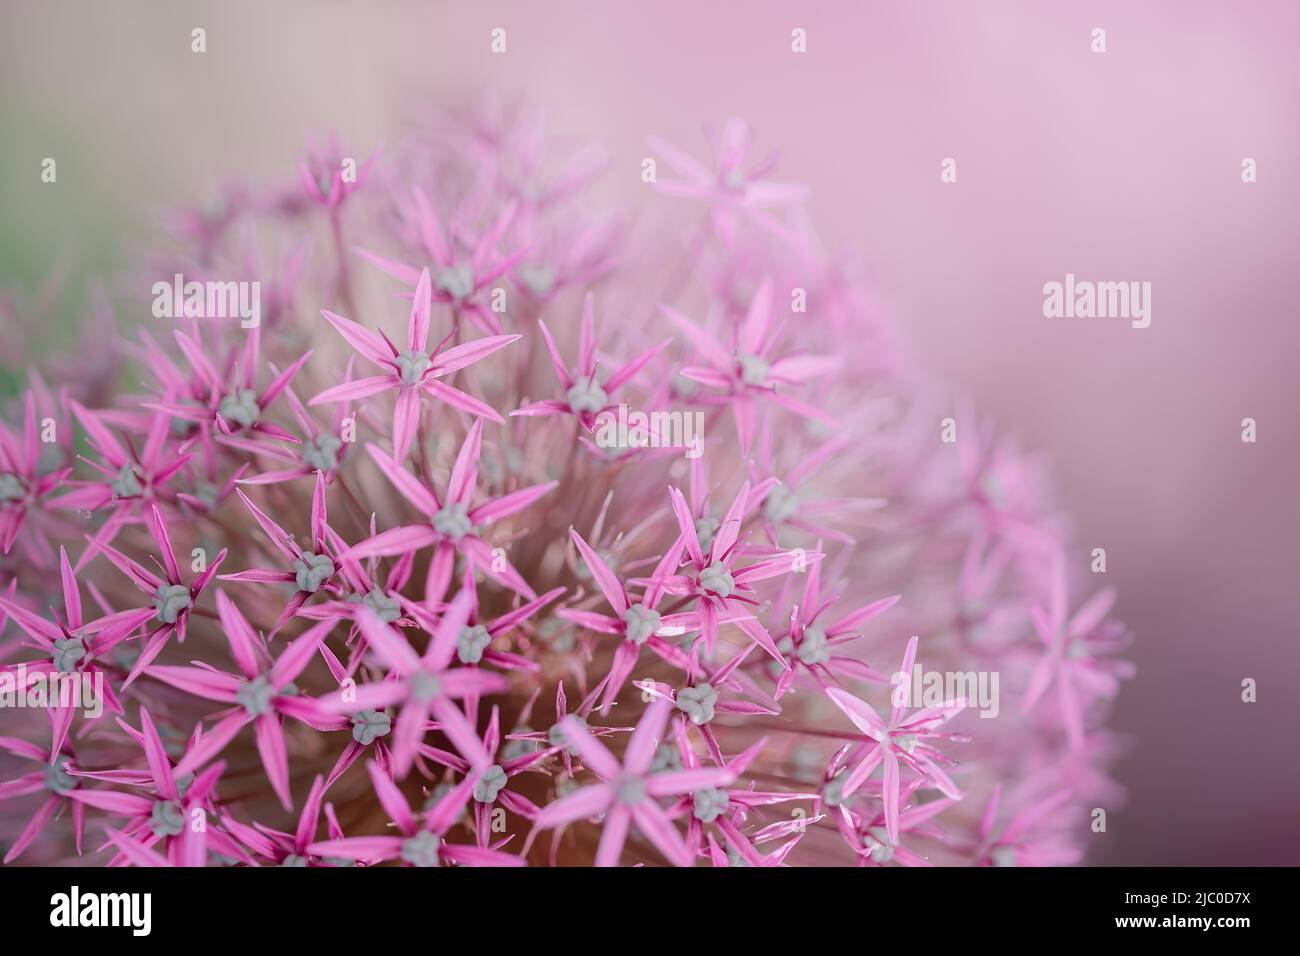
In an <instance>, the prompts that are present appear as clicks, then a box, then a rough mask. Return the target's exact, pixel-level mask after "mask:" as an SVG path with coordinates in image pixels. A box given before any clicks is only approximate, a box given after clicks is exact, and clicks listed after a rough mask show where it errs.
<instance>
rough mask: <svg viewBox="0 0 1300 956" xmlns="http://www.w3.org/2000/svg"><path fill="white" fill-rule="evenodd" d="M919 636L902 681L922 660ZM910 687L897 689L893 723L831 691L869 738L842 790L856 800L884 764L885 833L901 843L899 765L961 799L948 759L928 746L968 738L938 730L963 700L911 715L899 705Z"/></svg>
mask: <svg viewBox="0 0 1300 956" xmlns="http://www.w3.org/2000/svg"><path fill="white" fill-rule="evenodd" d="M917 640H918V639H917V638H915V637H913V638H912V639H911V640H910V641H908V642H907V650H906V651H905V652H904V654H903V663H902V665H901V666H900V667H899V669H898V674H899V675H901V679H904V680H906V679H910V675H911V673H912V665H913V664H914V663H915V662H916V645H917ZM906 690H907V687H906V684H905V683H904V684H902V685H900V686H899V687H897V688H896V689H895V692H894V698H895V703H894V705H893V707H892V709H891V710H890V712H889V720H888V721H885V720H882V719H881V717H880V715H879V714H877V713H876V711H875V710H874V709H873V708H872V707H871V705H870V704H868V703H867V702H866V701H863V700H859V699H858V698H857V697H854V696H853V695H852V694H850V693H849V692H848V691H846V690H842V689H841V688H839V687H829V688H827V689H826V696H827V697H829V698H830V699H831V701H832V703H834V704H835V706H837V707H839V709H840V710H842V711H844V714H845V716H846V717H848V718H849V720H851V721H852V722H853V725H854V726H855V727H857V728H858V730H860V731H862V733H863V734H865V735H866V738H867V742H866V743H864V744H863V745H861V746H860V747H859V748H858V752H859V755H858V758H857V761H858V762H857V766H855V767H854V768H853V769H852V770H850V771H849V773H848V776H847V777H846V778H845V780H844V784H843V786H842V787H841V789H840V794H841V797H849V796H852V795H853V794H854V793H855V792H856V791H857V789H858V788H859V787H861V786H862V785H863V784H864V783H866V780H867V777H869V776H870V775H871V772H872V771H873V770H875V769H876V768H877V767H879V766H880V765H881V764H884V768H885V771H884V772H885V786H884V804H885V809H884V821H885V830H886V832H887V833H888V835H889V839H890V841H891V842H892V843H897V842H898V834H899V823H898V820H899V816H898V815H899V807H900V805H901V803H902V784H901V781H900V776H899V767H900V765H901V766H906V767H907V768H908V769H910V770H911V771H912V772H913V773H915V774H916V775H917V776H919V777H921V778H922V779H924V780H925V781H926V782H927V783H928V784H929V785H931V786H933V787H936V788H938V790H939V791H940V792H941V793H943V794H944V796H946V797H949V798H950V799H952V800H959V799H961V791H960V790H958V789H957V785H956V784H955V783H953V782H952V779H951V778H950V777H949V776H948V774H947V773H945V772H944V770H943V769H942V768H941V767H940V766H939V763H940V762H941V761H943V760H944V759H945V758H944V756H943V754H942V753H941V752H939V751H938V750H937V749H935V748H934V747H933V746H932V745H930V744H929V743H927V741H930V740H963V739H965V738H962V737H958V736H955V735H953V734H942V733H939V732H938V728H939V727H941V726H942V725H943V724H945V723H947V722H948V721H949V720H951V719H952V718H953V717H955V716H957V714H959V713H961V711H962V710H963V709H964V708H965V707H966V701H965V700H962V699H958V700H953V701H947V702H945V703H943V704H940V705H938V706H935V707H924V708H921V709H920V710H917V711H915V712H914V713H913V714H911V715H910V716H907V710H908V709H909V708H908V707H907V705H906V703H899V702H897V701H898V700H899V699H900V698H903V697H905V692H906Z"/></svg>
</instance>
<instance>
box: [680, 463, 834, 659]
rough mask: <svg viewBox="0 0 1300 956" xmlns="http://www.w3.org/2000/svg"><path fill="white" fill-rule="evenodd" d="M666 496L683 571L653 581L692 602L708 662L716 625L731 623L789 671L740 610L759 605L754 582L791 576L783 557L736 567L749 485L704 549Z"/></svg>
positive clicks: (811, 557)
mask: <svg viewBox="0 0 1300 956" xmlns="http://www.w3.org/2000/svg"><path fill="white" fill-rule="evenodd" d="M668 494H669V497H670V498H671V499H672V503H673V511H674V512H675V513H676V515H677V525H678V527H679V528H680V530H681V537H680V538H679V539H678V540H679V541H680V542H682V544H683V545H684V550H685V556H686V559H687V561H686V571H685V573H680V572H679V573H677V574H670V575H667V576H665V577H658V578H656V580H657V581H658V582H659V583H660V584H661V585H662V587H663V589H664V590H665V591H667V592H668V593H669V594H681V595H687V596H689V597H692V598H694V599H695V600H696V602H697V604H698V614H699V619H700V628H701V631H702V634H701V639H702V641H703V643H704V648H705V652H706V653H707V654H709V655H710V656H712V654H713V651H714V648H715V646H716V645H717V640H718V625H719V624H722V623H728V622H734V623H735V624H736V626H737V627H739V628H740V629H741V630H742V631H744V632H745V634H747V635H748V636H749V637H750V638H751V639H752V640H753V641H754V642H755V643H756V644H758V646H759V647H761V648H763V650H764V651H766V652H767V653H768V654H769V655H770V656H771V657H772V659H773V660H774V661H776V662H777V663H778V664H780V665H781V667H782V668H785V669H786V670H788V669H789V668H790V665H789V663H787V661H786V660H785V658H784V657H782V656H781V652H780V651H779V650H777V647H776V642H775V641H774V640H772V635H771V634H769V633H768V631H767V628H765V627H764V626H763V625H762V624H761V623H759V622H758V621H757V620H755V619H754V617H753V616H752V615H749V614H747V613H745V612H744V610H743V609H744V608H745V607H746V606H747V605H748V606H753V605H755V604H757V603H758V602H757V601H756V600H755V598H754V594H755V591H754V584H755V583H756V582H758V581H763V580H766V579H767V578H772V577H776V576H777V575H781V574H787V573H789V572H790V571H791V570H792V560H791V558H790V557H789V556H788V555H782V556H781V557H772V558H769V559H767V560H764V561H756V562H755V563H753V564H748V565H741V564H740V561H741V558H742V555H743V554H744V550H743V547H742V546H741V545H740V543H739V535H740V526H741V523H742V519H743V517H744V515H745V514H746V513H747V512H748V511H749V510H750V509H751V508H752V507H753V505H752V503H751V499H750V493H749V482H745V484H743V485H742V486H741V488H740V491H739V492H737V494H736V498H735V500H734V501H732V503H731V507H730V508H729V509H728V510H727V514H726V516H725V517H724V518H723V519H722V522H721V524H720V525H719V526H718V529H717V531H716V532H715V533H714V535H713V540H712V541H711V542H710V544H709V547H708V548H707V549H705V548H701V546H700V539H699V535H698V534H697V533H696V530H695V520H694V518H693V517H692V515H691V512H690V509H689V508H688V507H687V505H686V499H685V498H684V497H682V493H681V492H680V491H678V490H677V489H676V488H669V489H668ZM805 560H806V561H807V562H808V563H809V564H812V563H815V562H817V561H819V560H821V555H820V554H818V553H813V554H808V555H806V556H805Z"/></svg>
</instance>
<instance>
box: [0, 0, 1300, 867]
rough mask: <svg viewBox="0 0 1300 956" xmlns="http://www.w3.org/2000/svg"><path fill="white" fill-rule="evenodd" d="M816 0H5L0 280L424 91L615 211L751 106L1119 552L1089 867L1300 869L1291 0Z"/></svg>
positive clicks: (388, 130)
mask: <svg viewBox="0 0 1300 956" xmlns="http://www.w3.org/2000/svg"><path fill="white" fill-rule="evenodd" d="M808 6H809V5H807V4H797V3H768V2H764V3H760V2H754V0H747V2H746V3H744V4H743V5H742V4H733V3H727V4H722V3H719V4H704V3H700V2H698V0H657V2H654V3H634V2H631V0H618V2H612V0H611V2H596V0H587V2H559V0H546V2H538V0H534V2H522V0H521V2H516V3H491V2H472V3H471V2H468V0H466V2H444V3H430V2H406V3H399V2H387V0H382V2H381V0H372V2H366V3H359V2H356V3H352V2H349V3H345V2H341V0H322V2H315V3H307V2H277V3H274V4H269V3H265V2H260V0H222V2H211V3H189V2H176V3H169V4H166V5H162V4H158V3H150V2H136V0H129V2H127V0H114V2H105V3H90V2H81V3H73V2H62V0H47V2H44V3H40V4H37V3H30V2H20V0H0V283H4V284H6V285H14V284H16V285H17V286H18V287H20V288H21V289H23V290H25V291H27V292H29V293H31V292H33V291H34V290H35V289H36V288H37V287H38V286H39V284H40V282H41V281H42V279H43V277H44V276H45V275H46V274H47V272H48V270H49V268H50V266H51V264H52V263H53V262H54V261H55V260H56V259H57V258H59V256H60V255H66V256H68V257H70V258H69V261H70V262H71V269H72V273H71V276H72V280H73V281H74V282H76V283H78V284H84V282H85V281H86V280H87V279H88V278H89V277H90V276H92V275H95V274H97V273H106V272H110V271H112V270H115V269H119V268H121V267H123V266H124V265H126V264H128V263H129V262H130V258H131V254H132V250H133V247H135V246H136V245H137V244H138V243H143V242H144V241H148V240H155V241H156V238H157V232H156V222H157V215H158V213H159V212H160V210H161V209H162V208H163V207H164V206H165V205H166V204H168V203H172V202H181V201H184V202H203V201H210V200H212V199H214V198H215V196H216V194H217V190H218V187H219V186H220V185H221V184H223V183H227V182H232V181H237V180H245V179H246V180H251V181H254V182H256V181H259V180H265V179H267V178H276V179H284V178H285V177H287V176H293V175H294V169H295V166H296V162H297V158H298V155H299V153H300V152H301V150H302V149H303V147H304V146H305V145H306V143H307V142H308V141H309V139H310V138H311V137H312V136H313V135H314V134H318V133H327V132H329V131H331V130H336V131H337V132H338V133H339V135H340V138H341V139H342V140H343V142H345V143H347V144H350V145H351V148H352V149H353V150H355V151H356V153H357V154H358V155H366V154H368V153H369V152H370V150H371V149H372V148H373V147H374V146H376V145H378V144H379V143H381V142H384V141H385V140H387V141H392V140H393V138H394V137H395V136H396V135H398V134H399V132H400V130H401V129H402V123H403V121H404V120H405V119H407V118H409V117H412V116H415V115H419V114H420V113H421V112H422V110H423V109H424V108H425V107H427V106H429V105H430V104H437V103H452V102H456V101H459V100H462V99H464V98H466V97H471V96H475V95H480V94H483V93H489V94H496V95H499V96H501V97H503V98H509V97H514V96H517V95H526V96H527V97H528V98H529V99H530V100H531V101H532V102H533V103H535V104H537V105H539V106H541V107H543V108H544V109H545V110H546V112H547V114H548V117H549V119H550V122H551V125H552V127H553V129H554V130H556V131H557V132H559V133H561V134H563V135H564V136H566V137H569V138H572V139H574V140H577V139H583V140H585V139H597V140H599V141H601V142H603V143H604V144H605V145H606V146H607V147H608V148H609V149H610V150H612V151H613V153H614V156H615V159H616V163H615V166H614V167H613V169H612V171H611V172H610V173H609V174H608V175H607V177H606V186H607V187H608V188H613V189H622V190H633V189H637V188H641V186H640V183H639V178H638V177H639V163H640V158H641V157H642V156H643V155H646V153H647V150H646V148H645V144H644V141H645V137H646V135H647V134H649V133H656V134H658V135H660V136H663V137H664V138H666V139H668V140H670V141H672V142H675V143H677V144H678V145H680V146H682V147H684V148H686V149H688V150H689V151H691V152H693V153H696V154H700V153H704V152H706V143H705V140H704V136H703V129H704V126H705V125H706V124H710V123H720V122H721V121H722V120H724V119H725V118H726V117H728V116H730V115H733V114H739V115H742V116H744V117H746V118H747V119H749V120H750V121H751V122H752V123H753V124H755V126H756V127H757V132H758V135H759V143H760V146H761V147H763V148H774V149H779V151H780V153H781V162H780V165H779V168H778V170H777V178H780V179H795V180H801V181H804V182H807V183H809V184H811V186H812V188H813V199H812V204H811V211H812V214H813V217H814V219H815V221H816V223H817V225H818V227H819V229H820V230H821V232H822V233H823V235H824V237H825V239H826V241H827V243H828V245H830V246H831V247H832V248H834V247H841V248H848V249H851V250H853V251H854V252H856V253H857V254H858V255H860V257H861V259H862V261H863V263H864V265H865V267H866V269H867V270H868V273H869V274H870V275H871V276H872V277H873V279H874V281H875V283H876V287H877V290H878V292H879V295H880V299H881V302H882V304H883V306H884V307H885V308H886V309H887V310H888V312H889V313H890V314H892V316H893V317H894V318H895V320H896V321H897V322H898V323H899V325H900V326H901V328H902V331H903V333H904V336H905V338H906V339H907V340H908V341H909V342H910V344H911V347H912V349H913V351H914V352H915V353H916V354H917V356H918V357H919V359H920V360H921V361H922V363H923V364H926V365H928V366H929V367H930V368H931V369H933V370H934V371H935V372H937V373H939V374H940V375H942V376H943V377H945V378H946V379H948V380H949V381H951V382H953V383H955V384H956V385H957V386H958V387H959V388H960V389H962V390H963V391H964V392H965V393H967V394H968V395H969V396H970V397H972V398H973V399H974V400H975V401H976V402H977V404H978V405H979V406H980V407H981V408H982V409H983V410H985V411H987V412H989V413H991V414H992V415H993V416H995V417H996V418H997V419H998V420H999V422H1000V423H1001V425H1002V426H1003V427H1004V428H1005V429H1006V430H1008V431H1010V432H1011V433H1012V434H1015V435H1018V436H1020V437H1021V438H1023V440H1024V443H1025V444H1026V445H1028V446H1030V447H1037V448H1041V449H1043V450H1045V451H1046V452H1048V453H1049V454H1050V455H1051V456H1052V459H1053V460H1054V462H1055V466H1056V477H1057V479H1058V481H1059V484H1060V487H1061V491H1062V499H1063V501H1064V503H1065V504H1066V505H1067V506H1068V507H1069V508H1070V509H1071V510H1072V511H1073V512H1074V514H1075V515H1076V516H1077V523H1078V529H1079V532H1080V542H1079V543H1080V544H1081V545H1082V546H1084V547H1087V548H1091V547H1105V548H1106V549H1107V552H1108V556H1109V573H1108V575H1107V576H1106V579H1105V581H1104V582H1102V581H1101V579H1099V583H1109V584H1113V585H1115V586H1117V587H1118V588H1119V590H1120V604H1119V607H1118V614H1119V616H1120V617H1122V618H1123V619H1124V620H1125V621H1127V622H1128V623H1129V624H1130V625H1131V626H1132V628H1133V629H1134V630H1135V631H1136V633H1137V636H1138V640H1137V642H1136V643H1135V645H1134V646H1133V648H1132V652H1131V657H1132V658H1133V659H1134V660H1135V661H1136V662H1137V665H1138V668H1139V674H1138V677H1137V679H1136V680H1135V681H1133V682H1132V683H1130V684H1129V685H1127V686H1126V687H1125V689H1124V692H1123V693H1122V695H1121V699H1120V704H1119V708H1118V711H1117V713H1116V717H1115V721H1114V726H1115V727H1116V729H1118V730H1120V731H1122V732H1124V733H1126V734H1129V735H1131V737H1132V742H1131V749H1130V752H1129V754H1128V756H1127V757H1126V758H1125V759H1124V761H1123V762H1122V763H1121V765H1120V766H1119V769H1118V777H1119V779H1120V780H1121V781H1122V782H1123V783H1124V784H1125V785H1126V786H1127V787H1128V788H1129V791H1130V801H1129V804H1128V806H1127V808H1126V809H1125V810H1124V811H1122V812H1118V813H1112V815H1111V817H1110V827H1109V832H1108V833H1106V834H1104V835H1098V836H1097V837H1096V838H1095V839H1096V846H1095V849H1094V852H1093V853H1092V856H1091V860H1092V861H1093V862H1096V863H1114V864H1127V863H1160V864H1281V863H1290V864H1296V863H1300V813H1297V807H1300V760H1297V759H1296V758H1297V754H1298V751H1300V748H1298V747H1297V745H1296V743H1295V738H1294V731H1293V728H1295V727H1296V726H1300V632H1298V629H1297V621H1300V587H1297V583H1296V582H1297V572H1296V565H1297V562H1296V554H1297V551H1298V550H1300V504H1297V499H1296V494H1295V486H1296V474H1297V466H1298V465H1300V425H1298V424H1297V421H1296V418H1295V411H1296V402H1295V395H1296V392H1297V385H1296V382H1297V378H1298V376H1297V364H1298V356H1300V328H1298V325H1297V318H1298V316H1297V308H1296V292H1295V280H1294V275H1295V268H1296V267H1295V262H1296V257H1297V252H1300V195H1298V194H1297V173H1298V172H1300V154H1298V149H1300V143H1298V142H1297V137H1298V135H1300V134H1298V133H1297V125H1296V121H1295V120H1296V116H1297V115H1300V95H1298V94H1300V66H1298V65H1297V61H1296V58H1295V44H1296V40H1297V36H1298V35H1300V5H1296V4H1293V3H1289V2H1282V0H1279V2H1273V3H1265V2H1250V0H1243V2H1239V3H1233V4H1223V3H1218V2H1204V3H1200V2H1176V0H1160V2H1122V3H1121V2H1117V3H1088V4H1086V5H1085V4H1065V3H1043V2H1028V0H1026V2H1018V3H1005V2H984V3H970V2H962V0H955V2H943V3H940V2H933V0H916V2H906V3H904V2H897V0H888V2H822V3H818V4H816V5H815V9H811V10H810V9H807V7H808ZM194 27H203V28H205V29H206V30H207V43H208V51H207V53H205V54H202V55H197V54H193V53H191V52H190V30H191V29H192V28H194ZM494 27H502V28H504V29H505V30H506V31H507V52H506V53H505V54H504V55H494V54H492V53H491V52H490V50H489V41H490V37H489V32H490V30H491V29H492V28H494ZM796 27H801V28H803V29H805V30H806V31H807V36H808V52H807V53H806V54H803V55H798V54H794V53H792V52H791V50H790V32H791V30H792V29H794V28H796ZM1096 27H1101V28H1104V29H1105V30H1106V32H1107V46H1108V51H1107V52H1106V53H1105V54H1094V53H1092V52H1091V51H1090V42H1091V37H1090V34H1091V31H1092V30H1093V29H1094V28H1096ZM46 156H51V157H54V158H56V160H57V162H58V182H57V184H55V185H46V184H42V183H41V181H40V164H41V160H42V159H43V158H44V157H46ZM945 157H953V158H955V159H956V160H957V164H958V181H957V183H955V184H947V185H945V184H942V183H941V182H940V180H939V165H940V162H941V160H943V159H944V158H945ZM1245 157H1253V158H1254V159H1255V160H1256V161H1257V163H1258V177H1259V181H1258V182H1257V183H1255V184H1253V185H1245V184H1243V183H1242V182H1241V179H1240V171H1241V161H1242V159H1243V158H1245ZM664 201H669V200H664ZM1066 272H1074V273H1076V275H1078V276H1079V277H1080V278H1081V279H1082V278H1087V279H1095V280H1137V281H1149V282H1151V283H1152V284H1153V294H1152V303H1153V322H1152V325H1151V327H1150V328H1148V329H1145V330H1138V329H1132V328H1130V327H1129V324H1128V322H1127V321H1120V320H1102V319H1078V320H1049V319H1045V318H1044V317H1043V316H1042V311H1041V310H1042V291H1041V290H1042V286H1043V284H1044V283H1045V282H1048V281H1052V280H1058V281H1060V280H1063V278H1064V275H1065V273H1066ZM122 318H124V319H129V316H123V317H122ZM57 335H58V329H57V327H54V328H53V329H52V330H49V337H52V338H57ZM851 346H852V343H846V348H847V347H851ZM1247 416H1250V417H1253V418H1255V419H1257V421H1258V423H1259V442H1258V443H1257V444H1255V445H1246V444H1243V443H1242V442H1241V441H1240V437H1239V436H1240V422H1241V419H1242V418H1244V417H1247ZM1245 677H1253V678H1255V679H1256V680H1257V681H1258V682H1259V702H1258V703H1256V704H1253V705H1249V704H1244V703H1242V702H1241V701H1240V684H1241V680H1242V679H1243V678H1245Z"/></svg>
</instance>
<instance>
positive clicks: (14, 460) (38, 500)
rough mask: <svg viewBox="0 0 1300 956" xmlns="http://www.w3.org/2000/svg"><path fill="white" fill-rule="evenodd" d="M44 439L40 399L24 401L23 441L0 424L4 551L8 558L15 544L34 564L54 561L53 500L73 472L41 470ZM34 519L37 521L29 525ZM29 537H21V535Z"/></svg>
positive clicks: (31, 397)
mask: <svg viewBox="0 0 1300 956" xmlns="http://www.w3.org/2000/svg"><path fill="white" fill-rule="evenodd" d="M40 457H41V446H40V435H39V432H38V431H37V428H36V397H35V395H34V394H33V393H32V392H30V391H29V392H28V393H27V396H26V398H25V399H24V401H23V431H22V435H21V437H20V436H18V435H15V434H14V432H13V431H12V430H11V429H10V428H9V426H8V425H6V424H5V423H4V422H3V421H0V549H3V550H4V553H5V554H8V553H9V552H10V550H11V549H12V548H13V546H14V543H15V542H18V543H19V545H20V546H21V547H22V549H23V550H24V551H25V552H26V553H27V554H28V555H29V556H30V558H31V559H32V560H33V561H34V562H44V561H46V560H48V559H49V558H52V557H53V554H54V551H53V549H52V546H51V544H50V539H49V531H50V530H51V529H50V528H49V527H48V524H49V521H48V518H47V509H48V508H49V501H48V499H49V496H50V494H51V493H52V492H53V491H55V490H57V489H58V488H59V487H60V486H61V485H62V484H63V481H64V479H66V478H67V477H68V475H69V474H70V473H71V472H72V469H71V468H56V469H54V470H52V471H45V472H44V473H41V472H42V469H40ZM29 516H32V517H33V518H35V519H36V520H33V521H29V520H28V517H29ZM24 529H26V534H23V535H22V537H21V538H20V537H19V532H21V531H23V530H24Z"/></svg>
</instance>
